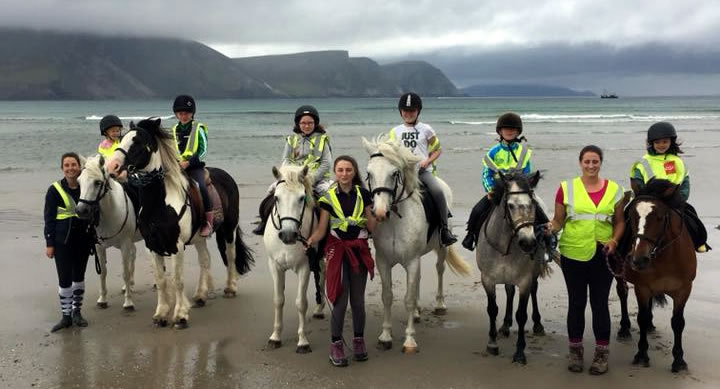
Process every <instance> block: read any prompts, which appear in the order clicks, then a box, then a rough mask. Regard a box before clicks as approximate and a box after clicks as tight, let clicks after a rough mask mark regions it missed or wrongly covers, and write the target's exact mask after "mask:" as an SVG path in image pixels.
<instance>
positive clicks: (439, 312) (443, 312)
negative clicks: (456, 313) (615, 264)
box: [433, 307, 447, 316]
mask: <svg viewBox="0 0 720 389" xmlns="http://www.w3.org/2000/svg"><path fill="white" fill-rule="evenodd" d="M433 314H435V315H437V316H445V315H447V308H441V307H438V308H435V310H434V311H433Z"/></svg>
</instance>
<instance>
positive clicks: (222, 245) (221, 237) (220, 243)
mask: <svg viewBox="0 0 720 389" xmlns="http://www.w3.org/2000/svg"><path fill="white" fill-rule="evenodd" d="M215 242H217V247H218V251H219V252H220V257H221V258H222V261H223V264H224V265H225V267H227V265H228V259H227V254H225V250H226V249H227V243H226V242H225V234H223V233H221V231H220V229H218V230H217V231H215Z"/></svg>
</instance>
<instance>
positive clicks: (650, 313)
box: [647, 304, 656, 334]
mask: <svg viewBox="0 0 720 389" xmlns="http://www.w3.org/2000/svg"><path fill="white" fill-rule="evenodd" d="M648 309H649V312H648V314H649V315H650V319H649V322H648V329H647V331H648V334H652V333H654V332H655V330H656V328H655V325H654V324H653V304H650V306H648Z"/></svg>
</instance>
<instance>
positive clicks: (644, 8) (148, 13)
mask: <svg viewBox="0 0 720 389" xmlns="http://www.w3.org/2000/svg"><path fill="white" fill-rule="evenodd" d="M0 4H2V12H0V26H2V27H23V28H36V29H52V30H62V31H80V32H93V33H102V34H111V35H116V34H122V35H135V36H145V35H151V36H163V37H174V38H181V39H189V40H196V41H200V42H202V43H204V44H207V45H209V46H211V47H212V48H214V49H216V50H218V51H220V52H221V53H223V54H225V55H227V56H230V57H242V56H254V55H269V54H282V53H292V52H300V51H313V50H329V49H342V50H348V51H349V52H350V55H351V56H354V57H360V56H363V57H370V58H373V59H376V60H378V61H380V62H389V61H394V60H401V59H406V58H417V59H423V58H433V60H430V62H431V63H433V64H434V65H436V66H439V65H438V64H440V63H442V64H445V66H446V67H448V68H452V69H455V70H453V71H449V70H448V69H445V68H443V66H439V67H440V68H441V70H443V71H444V72H446V74H448V76H449V77H450V78H451V79H452V80H453V81H454V82H456V84H460V86H463V85H466V84H469V83H473V82H485V80H487V79H488V78H489V77H491V75H490V74H492V77H495V78H494V79H497V80H511V81H512V80H516V81H528V82H529V81H534V82H544V81H548V82H557V81H558V80H559V81H562V82H566V83H567V82H569V81H570V79H569V78H568V79H566V78H563V77H560V79H558V75H557V74H555V75H552V74H547V73H548V71H550V72H549V73H552V72H551V70H552V68H553V67H555V66H550V67H549V68H548V67H545V68H542V69H537V74H528V72H530V73H532V67H531V66H530V65H528V66H526V68H524V69H523V71H522V73H523V76H522V77H520V76H515V77H513V75H512V74H509V73H504V74H500V75H499V76H498V74H497V71H495V72H494V73H487V72H484V71H483V69H477V70H476V71H475V74H469V73H468V72H472V67H473V66H470V65H468V66H465V67H464V68H463V70H462V71H460V70H457V69H459V68H461V67H463V66H462V65H463V61H465V62H468V63H475V67H477V64H478V62H477V59H478V58H485V60H486V61H485V62H482V63H483V64H484V63H487V61H490V62H492V63H494V61H492V60H493V58H498V59H502V58H503V57H501V56H502V55H507V54H508V53H509V52H513V53H515V54H514V55H515V57H514V58H516V60H518V61H523V60H527V61H531V60H534V58H536V57H537V56H540V57H543V55H541V54H538V50H539V51H544V50H545V48H550V49H552V52H553V55H554V58H552V59H553V60H554V62H555V63H563V62H565V60H566V59H567V58H570V57H571V56H577V55H590V57H592V56H593V53H594V52H593V51H592V49H593V48H597V47H600V48H602V52H603V53H610V54H613V53H618V52H621V53H623V54H624V55H626V56H628V57H627V58H624V59H623V60H622V61H620V62H621V63H624V64H627V65H630V66H629V68H630V70H631V71H629V72H624V70H626V69H624V68H620V69H615V70H613V72H614V71H616V70H617V71H619V72H620V75H621V76H622V77H628V75H629V74H630V73H632V76H633V77H648V76H650V75H653V74H661V75H662V74H666V75H672V76H673V77H678V76H680V75H682V74H686V75H688V76H689V77H690V76H693V77H695V78H696V79H697V78H698V77H699V78H701V79H703V80H705V79H706V78H708V77H710V78H712V77H715V73H714V72H699V73H698V72H697V71H696V70H695V69H692V66H690V68H689V69H687V70H686V69H684V65H683V64H682V63H680V64H675V67H674V68H673V69H671V70H668V69H666V67H663V66H659V68H657V69H656V68H655V67H653V66H651V67H650V68H645V69H644V70H643V69H640V70H641V71H640V72H638V71H637V69H634V70H633V69H632V68H633V66H632V64H633V62H634V61H633V59H632V58H631V57H632V54H638V55H639V54H642V53H643V52H644V51H645V48H647V47H656V48H657V47H661V48H663V49H665V50H667V52H668V53H669V54H668V55H669V56H672V58H673V59H680V60H682V57H684V53H686V52H688V51H690V52H693V53H701V54H703V53H710V54H713V55H711V56H710V58H705V57H703V59H702V61H710V63H711V64H713V63H712V61H713V60H714V58H715V57H716V56H717V55H715V54H716V53H717V52H718V51H719V50H720V23H718V20H720V1H718V0H682V1H680V0H672V1H667V0H603V1H598V0H575V1H570V0H555V1H546V2H543V1H537V0H501V1H497V0H484V1H478V0H443V1H427V0H415V1H412V2H409V1H403V2H400V1H392V0H382V1H377V0H364V1H342V0H341V1H318V0H304V1H294V0H285V1H283V0H264V1H255V0H252V1H247V0H239V1H229V0H216V1H213V0H207V1H187V0H174V1H159V0H143V1H138V0H125V1H120V0H111V1H94V0H93V1H90V0H72V1H59V0H33V1H28V0H22V1H18V0H0ZM526 52H529V53H533V57H531V58H526V57H524V56H523V55H522V54H523V53H526ZM674 56H677V58H676V57H674ZM659 58H660V59H661V62H662V55H659ZM696 59H697V58H696ZM575 60H576V61H574V62H573V61H571V62H573V63H578V64H582V61H577V58H575ZM681 62H682V61H681ZM542 63H543V64H546V63H548V61H547V60H544V61H542ZM687 64H688V65H690V61H689V60H688V61H687ZM718 65H720V64H718ZM544 66H547V65H544ZM618 66H619V65H618ZM566 67H567V66H564V67H563V68H566ZM714 68H716V69H720V66H714ZM578 70H582V69H578ZM718 72H720V70H718ZM577 73H578V72H573V74H574V77H575V78H577ZM608 74H609V75H612V74H614V73H612V72H610V73H608ZM585 79H587V77H586V78H585ZM610 79H612V77H610ZM642 83H645V82H641V84H642ZM582 84H583V82H582V81H578V80H576V81H574V82H573V85H569V86H572V87H579V88H581V87H583V85H582ZM586 84H588V83H586ZM699 84H700V85H704V84H707V80H706V81H701V82H699ZM711 84H712V83H711ZM588 86H589V84H588ZM718 86H720V80H719V81H718Z"/></svg>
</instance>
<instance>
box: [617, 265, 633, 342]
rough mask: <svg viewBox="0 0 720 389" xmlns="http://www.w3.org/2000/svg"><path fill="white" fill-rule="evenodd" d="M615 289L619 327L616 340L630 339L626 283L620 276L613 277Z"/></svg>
mask: <svg viewBox="0 0 720 389" xmlns="http://www.w3.org/2000/svg"><path fill="white" fill-rule="evenodd" d="M615 290H616V291H617V295H618V299H619V300H620V329H619V330H618V333H617V340H619V341H623V340H630V339H632V334H630V315H629V314H628V305H627V300H628V284H627V282H625V280H623V279H622V278H619V277H615Z"/></svg>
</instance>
